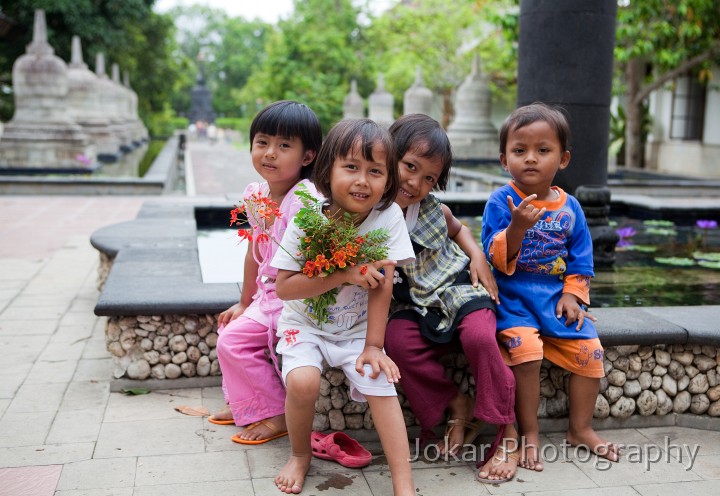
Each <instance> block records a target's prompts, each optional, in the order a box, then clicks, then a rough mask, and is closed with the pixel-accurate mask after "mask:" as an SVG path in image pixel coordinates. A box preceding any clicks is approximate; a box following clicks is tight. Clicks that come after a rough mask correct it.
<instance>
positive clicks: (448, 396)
mask: <svg viewBox="0 0 720 496" xmlns="http://www.w3.org/2000/svg"><path fill="white" fill-rule="evenodd" d="M461 346H462V347H461ZM385 351H386V352H387V354H388V356H389V357H390V358H392V359H393V360H394V361H395V363H396V364H397V366H398V367H399V368H400V375H401V376H402V378H401V379H400V384H401V386H402V389H403V392H404V393H405V396H406V397H407V399H408V401H409V402H410V408H412V411H413V413H414V414H415V417H417V420H418V422H419V423H420V427H421V428H422V430H423V431H424V433H425V434H426V435H427V433H428V431H429V430H431V429H432V428H433V427H434V426H436V425H437V424H439V423H440V422H441V421H443V420H444V418H445V417H444V415H445V409H446V408H447V406H448V404H449V403H450V400H452V399H453V398H454V397H455V396H456V395H457V394H458V389H457V386H456V385H455V383H454V382H453V381H452V380H451V379H449V378H447V377H446V376H445V367H444V366H443V365H442V364H441V363H440V361H439V359H440V357H442V356H443V355H445V354H447V353H450V352H455V351H463V352H464V353H465V356H466V358H467V361H468V364H469V368H470V372H471V373H472V375H473V377H474V378H475V384H476V394H475V398H476V400H475V410H474V412H473V414H474V416H475V418H477V419H478V420H482V421H484V422H487V423H490V424H495V425H506V424H510V423H512V422H515V412H514V408H515V377H514V375H513V373H512V371H511V370H510V368H509V367H508V366H507V365H505V362H504V361H503V359H502V356H501V355H500V348H499V347H498V343H497V341H496V339H495V315H494V313H493V312H492V310H489V309H483V310H477V311H475V312H471V313H470V314H468V315H467V316H466V317H465V318H464V319H462V321H461V322H460V325H459V326H458V328H457V330H456V332H455V336H454V337H453V340H452V341H450V343H447V344H438V343H434V342H432V341H430V340H429V339H427V338H425V337H424V336H423V335H422V334H420V326H419V324H418V323H416V322H414V321H412V320H406V319H392V320H390V321H389V322H388V325H387V330H386V331H385Z"/></svg>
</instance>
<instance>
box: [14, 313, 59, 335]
mask: <svg viewBox="0 0 720 496" xmlns="http://www.w3.org/2000/svg"><path fill="white" fill-rule="evenodd" d="M55 329H57V320H55V319H45V320H33V322H32V325H30V324H28V321H27V320H24V319H21V320H7V319H4V318H2V317H0V337H2V336H13V335H15V336H24V337H27V336H34V335H41V336H48V335H50V334H52V333H54V332H55Z"/></svg>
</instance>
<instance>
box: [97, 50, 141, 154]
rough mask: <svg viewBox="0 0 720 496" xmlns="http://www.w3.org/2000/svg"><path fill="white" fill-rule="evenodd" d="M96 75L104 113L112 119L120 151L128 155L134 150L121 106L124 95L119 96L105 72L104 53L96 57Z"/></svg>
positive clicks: (113, 130)
mask: <svg viewBox="0 0 720 496" xmlns="http://www.w3.org/2000/svg"><path fill="white" fill-rule="evenodd" d="M95 75H96V76H97V78H98V79H97V86H98V91H99V93H100V104H101V108H102V111H103V112H104V113H105V114H106V115H107V117H108V118H109V119H110V127H111V129H112V132H113V134H114V135H115V136H116V137H117V139H118V141H119V142H120V151H121V152H122V153H128V152H129V151H130V150H132V137H131V135H130V132H129V129H128V128H127V126H125V120H124V117H123V115H124V114H123V113H122V112H123V111H122V109H121V105H123V102H122V101H121V100H124V95H123V96H121V95H119V94H118V91H117V89H118V88H117V87H116V85H115V84H114V83H113V82H112V81H111V80H110V78H109V77H108V75H107V72H106V71H105V54H104V53H102V52H98V53H97V54H96V55H95Z"/></svg>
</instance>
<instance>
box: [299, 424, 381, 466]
mask: <svg viewBox="0 0 720 496" xmlns="http://www.w3.org/2000/svg"><path fill="white" fill-rule="evenodd" d="M310 446H311V447H312V453H313V455H314V456H315V457H317V458H320V459H322V460H332V461H335V462H338V463H339V464H340V465H342V466H343V467H348V468H362V467H366V466H368V465H370V462H371V461H372V454H371V453H370V452H369V451H368V450H366V449H365V448H364V447H363V446H362V445H361V444H360V443H359V442H357V441H356V440H355V439H353V438H351V437H350V436H348V435H347V434H345V433H344V432H333V433H332V434H323V433H321V432H312V433H311V435H310Z"/></svg>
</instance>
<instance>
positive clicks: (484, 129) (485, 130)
mask: <svg viewBox="0 0 720 496" xmlns="http://www.w3.org/2000/svg"><path fill="white" fill-rule="evenodd" d="M491 104H492V99H491V95H490V87H489V86H488V84H487V81H486V80H485V78H484V77H483V75H482V72H481V70H480V58H479V57H478V56H477V54H476V55H475V58H474V59H473V65H472V71H471V72H470V75H469V76H468V77H467V78H466V79H465V81H464V82H463V83H462V84H461V85H460V87H459V88H458V91H457V97H456V99H455V110H456V112H455V119H454V120H453V122H452V123H451V124H450V126H448V138H450V143H451V144H452V147H453V155H454V157H455V158H457V159H460V160H474V159H489V158H497V156H498V153H499V152H498V147H499V141H498V131H497V129H495V126H493V124H492V121H491V120H490V113H491Z"/></svg>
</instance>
